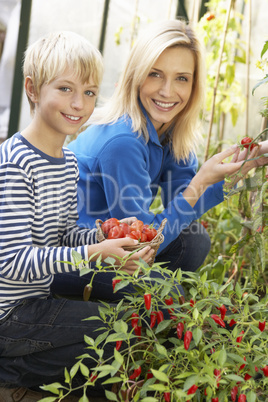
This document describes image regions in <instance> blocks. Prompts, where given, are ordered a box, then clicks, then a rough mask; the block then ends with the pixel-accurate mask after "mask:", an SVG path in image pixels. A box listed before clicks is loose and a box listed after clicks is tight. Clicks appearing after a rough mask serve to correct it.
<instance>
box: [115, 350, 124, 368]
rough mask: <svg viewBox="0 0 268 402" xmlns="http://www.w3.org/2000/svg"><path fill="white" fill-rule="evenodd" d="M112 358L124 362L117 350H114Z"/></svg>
mask: <svg viewBox="0 0 268 402" xmlns="http://www.w3.org/2000/svg"><path fill="white" fill-rule="evenodd" d="M114 358H115V360H116V361H117V362H118V363H120V365H122V364H123V363H124V358H123V356H122V355H121V353H120V352H119V351H118V350H116V349H115V350H114Z"/></svg>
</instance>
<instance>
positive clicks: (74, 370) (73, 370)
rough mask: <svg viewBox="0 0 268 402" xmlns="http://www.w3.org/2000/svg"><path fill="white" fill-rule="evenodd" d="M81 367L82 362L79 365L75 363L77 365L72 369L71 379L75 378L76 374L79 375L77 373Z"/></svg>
mask: <svg viewBox="0 0 268 402" xmlns="http://www.w3.org/2000/svg"><path fill="white" fill-rule="evenodd" d="M79 365H80V362H77V363H75V364H74V365H73V367H72V368H71V370H70V376H71V378H74V376H75V375H76V373H77V371H78V369H79Z"/></svg>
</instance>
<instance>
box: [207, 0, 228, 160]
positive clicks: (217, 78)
mask: <svg viewBox="0 0 268 402" xmlns="http://www.w3.org/2000/svg"><path fill="white" fill-rule="evenodd" d="M233 1H234V0H229V6H228V9H227V13H226V19H225V26H224V32H223V37H222V43H221V49H220V55H219V62H218V69H217V74H216V78H215V84H214V90H213V102H212V108H211V115H210V122H209V129H208V137H207V145H206V150H205V157H204V159H205V161H206V160H207V159H208V153H209V144H210V139H211V132H212V126H213V119H214V112H215V104H216V95H217V87H218V83H219V77H220V68H221V62H222V55H223V50H224V44H225V39H226V35H227V30H228V22H229V18H230V12H231V9H232V5H233Z"/></svg>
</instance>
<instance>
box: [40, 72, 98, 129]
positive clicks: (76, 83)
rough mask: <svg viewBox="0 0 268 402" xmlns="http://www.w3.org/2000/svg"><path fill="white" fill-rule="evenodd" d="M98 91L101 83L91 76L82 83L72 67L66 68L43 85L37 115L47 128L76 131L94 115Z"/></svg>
mask: <svg viewBox="0 0 268 402" xmlns="http://www.w3.org/2000/svg"><path fill="white" fill-rule="evenodd" d="M97 93H98V86H97V85H96V84H95V83H94V82H93V79H92V78H90V79H89V82H86V83H82V82H81V81H80V79H79V78H78V77H77V76H76V75H74V74H73V73H72V71H71V69H66V70H65V72H64V73H63V74H62V75H61V76H60V77H58V78H55V79H54V80H53V81H52V82H50V83H49V84H44V85H43V86H42V87H41V90H40V95H39V96H38V99H37V101H36V105H35V115H34V119H37V120H38V123H39V125H40V129H42V130H46V132H49V133H52V134H53V133H55V134H57V135H59V134H63V135H65V136H66V135H72V134H75V133H76V132H77V131H78V129H79V128H80V127H81V126H82V125H83V124H84V123H85V122H86V121H87V120H88V119H89V117H90V116H91V114H92V112H93V110H94V107H95V102H96V96H97ZM47 130H48V131H47Z"/></svg>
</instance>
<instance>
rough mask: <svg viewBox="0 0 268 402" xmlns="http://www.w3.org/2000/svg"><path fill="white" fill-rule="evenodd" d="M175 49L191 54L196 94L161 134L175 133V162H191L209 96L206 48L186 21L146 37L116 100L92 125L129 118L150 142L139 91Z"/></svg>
mask: <svg viewBox="0 0 268 402" xmlns="http://www.w3.org/2000/svg"><path fill="white" fill-rule="evenodd" d="M174 46H181V47H183V48H187V49H189V50H191V52H192V53H193V56H194V61H195V70H194V77H193V86H192V93H191V96H190V99H189V101H188V104H187V105H186V107H185V108H184V109H183V110H182V111H181V112H180V113H179V114H178V115H177V116H176V117H175V119H173V121H172V122H170V123H167V124H165V125H164V126H163V128H162V130H161V133H169V132H171V147H172V150H173V153H174V156H175V158H176V159H177V160H179V159H181V158H182V159H188V158H189V156H190V153H191V152H193V151H195V150H196V146H197V143H198V140H199V138H200V134H199V132H198V130H197V123H198V122H199V113H200V110H201V106H202V103H203V99H204V93H205V71H204V66H205V63H204V56H203V50H202V46H201V44H200V42H199V40H198V38H197V37H196V35H195V32H194V31H193V29H192V28H191V27H190V26H189V25H188V24H187V23H186V22H184V21H181V20H168V21H162V22H160V23H157V24H154V25H153V26H151V27H150V28H149V30H148V31H147V32H145V33H142V35H141V37H140V38H139V39H138V40H137V41H136V43H135V45H134V46H133V48H132V50H131V52H130V55H129V57H128V59H127V62H126V65H125V68H124V69H123V71H122V74H121V76H120V78H119V82H118V85H117V87H116V90H115V92H114V94H113V96H112V97H111V98H110V100H109V101H108V102H107V103H106V105H104V107H102V108H99V109H98V110H97V111H96V113H95V114H94V115H93V119H90V122H93V123H96V124H113V123H115V122H116V121H117V120H118V119H119V118H120V117H121V116H123V115H125V114H126V115H128V116H129V117H130V118H131V119H132V129H133V131H135V132H136V131H137V132H138V133H139V135H141V134H142V135H143V136H144V138H145V140H146V141H147V142H148V140H149V134H148V131H147V128H146V119H145V116H144V115H143V113H142V111H141V108H140V105H139V88H140V87H141V85H142V84H143V83H144V81H145V79H146V78H147V76H148V74H149V71H150V70H151V68H152V67H153V65H154V64H155V62H156V61H157V59H158V58H159V56H160V55H161V54H162V52H163V51H164V50H165V49H167V48H170V47H174Z"/></svg>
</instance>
